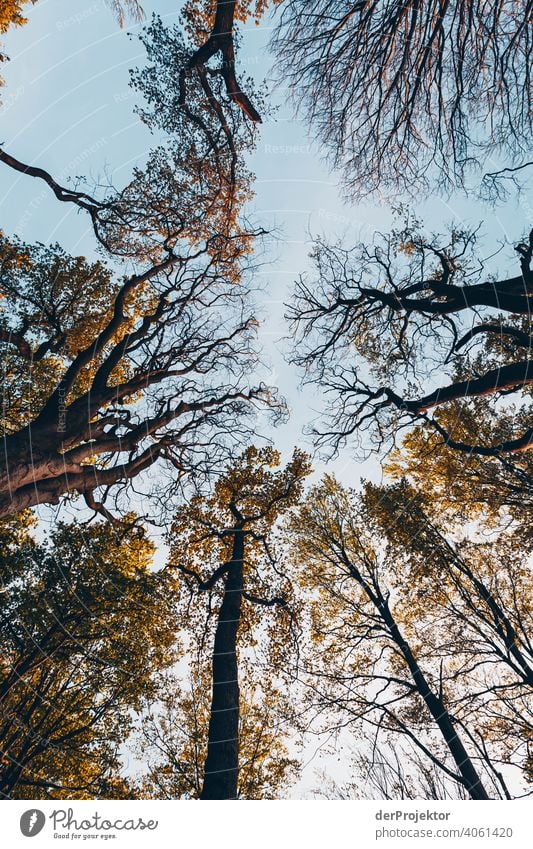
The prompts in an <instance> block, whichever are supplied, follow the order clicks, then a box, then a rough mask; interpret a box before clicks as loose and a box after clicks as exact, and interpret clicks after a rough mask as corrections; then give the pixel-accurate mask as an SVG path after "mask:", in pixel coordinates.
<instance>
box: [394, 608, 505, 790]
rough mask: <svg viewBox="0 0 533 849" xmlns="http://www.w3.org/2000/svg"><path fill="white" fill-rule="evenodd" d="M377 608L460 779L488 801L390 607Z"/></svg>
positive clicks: (443, 708)
mask: <svg viewBox="0 0 533 849" xmlns="http://www.w3.org/2000/svg"><path fill="white" fill-rule="evenodd" d="M379 609H380V612H381V615H382V616H383V621H384V622H385V624H386V625H387V628H388V629H389V632H390V634H391V636H392V638H393V640H394V642H395V643H396V645H397V646H398V648H399V649H400V651H401V653H402V655H403V657H404V660H405V662H406V664H407V666H408V667H409V671H410V672H411V675H412V677H413V681H414V683H415V685H416V688H417V690H418V692H419V694H420V696H421V697H422V698H423V700H424V702H425V703H426V706H427V708H428V710H429V712H430V714H431V716H432V717H433V719H434V720H435V722H436V723H437V725H438V727H439V730H440V732H441V734H442V736H443V737H444V739H445V741H446V744H447V746H448V749H449V751H450V754H451V756H452V757H453V759H454V761H455V763H456V766H457V769H458V770H459V773H460V775H461V777H462V779H463V783H464V786H465V787H466V789H467V790H468V793H469V795H470V798H471V799H489V798H490V797H489V795H488V793H487V791H486V790H485V787H484V786H483V782H482V781H481V778H480V777H479V775H478V773H477V770H476V768H475V767H474V764H473V763H472V760H471V758H470V756H469V755H468V753H467V751H466V749H465V747H464V746H463V743H462V741H461V739H460V738H459V735H458V734H457V731H456V729H455V725H454V723H453V720H452V717H451V716H450V714H449V713H448V711H447V710H446V708H445V707H444V703H443V701H442V699H441V698H440V697H439V696H437V695H436V694H435V693H434V692H433V690H432V689H431V687H430V685H429V683H428V681H427V679H426V677H425V675H424V673H423V672H422V670H421V669H420V666H419V665H418V662H417V660H416V658H415V656H414V655H413V653H412V651H411V648H410V646H409V644H408V643H407V642H406V640H405V639H404V637H403V635H402V634H401V632H400V629H399V628H398V626H397V624H396V621H395V619H394V617H393V615H392V613H391V611H390V609H389V606H388V604H387V602H386V600H385V599H384V598H383V597H381V598H380V599H379Z"/></svg>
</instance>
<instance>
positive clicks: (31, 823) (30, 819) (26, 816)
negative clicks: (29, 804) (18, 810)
mask: <svg viewBox="0 0 533 849" xmlns="http://www.w3.org/2000/svg"><path fill="white" fill-rule="evenodd" d="M45 822H46V817H45V815H44V814H43V812H42V811H39V810H38V809H37V808H31V810H29V811H24V813H23V814H22V816H21V818H20V830H21V832H22V833H23V835H24V837H35V835H36V834H39V832H40V831H42V829H43V826H44V824H45Z"/></svg>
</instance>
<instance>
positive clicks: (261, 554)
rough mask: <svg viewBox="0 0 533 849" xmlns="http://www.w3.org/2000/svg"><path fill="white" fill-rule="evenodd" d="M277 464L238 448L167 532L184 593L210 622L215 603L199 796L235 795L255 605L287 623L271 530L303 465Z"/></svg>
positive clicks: (269, 453) (293, 498)
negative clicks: (196, 596) (245, 651)
mask: <svg viewBox="0 0 533 849" xmlns="http://www.w3.org/2000/svg"><path fill="white" fill-rule="evenodd" d="M279 462H280V455H279V453H278V452H277V451H274V450H273V449H272V448H263V449H258V448H255V447H250V448H248V449H246V451H245V452H244V453H243V454H242V455H241V457H240V458H239V459H238V460H237V461H236V462H235V463H233V464H232V465H231V466H229V467H228V468H227V470H226V472H225V473H224V474H223V475H222V476H221V477H220V478H219V479H218V481H217V482H216V484H215V487H214V491H213V494H212V496H211V497H210V498H207V499H203V498H200V497H198V498H196V499H194V500H193V501H192V503H191V504H190V505H189V506H187V508H185V509H183V510H182V511H181V512H180V513H178V515H177V517H176V519H175V522H174V524H173V527H172V534H171V543H172V548H171V561H170V565H171V567H172V568H173V569H176V570H177V571H178V572H181V574H182V575H183V576H185V579H186V580H187V583H188V586H189V588H190V590H191V591H194V590H196V591H199V592H200V593H204V594H206V600H207V603H208V610H209V612H210V613H211V616H210V618H211V617H212V615H213V613H212V610H213V606H214V605H215V604H216V606H217V610H216V625H215V627H214V636H213V644H212V645H213V648H212V697H211V706H210V711H209V729H208V739H207V756H206V760H205V765H204V769H203V784H202V792H201V798H202V799H235V798H237V793H238V776H239V743H240V740H239V718H240V695H239V660H238V654H239V648H241V650H242V641H243V634H247V635H248V637H247V639H248V640H253V636H254V635H253V628H252V626H253V623H254V620H255V618H256V616H257V615H258V610H259V608H265V609H267V610H268V609H270V610H271V611H272V613H273V615H274V617H276V618H275V620H274V621H275V622H276V619H277V628H278V630H279V628H280V627H281V625H282V624H283V619H285V620H288V622H287V624H290V622H291V617H290V611H289V607H288V601H289V594H290V584H289V583H288V582H287V581H286V580H285V579H284V577H283V574H282V573H280V572H279V571H278V569H277V566H276V558H275V552H274V551H273V540H272V533H273V528H274V526H275V523H276V522H277V520H278V518H279V517H280V516H281V515H283V513H285V512H286V511H287V510H288V509H289V508H290V507H291V506H293V505H294V504H295V503H296V502H297V501H298V499H299V497H300V495H301V492H302V485H303V480H304V478H305V477H306V475H307V474H309V471H310V467H309V460H308V458H307V456H306V455H305V454H304V453H303V452H301V451H299V450H295V452H294V454H293V458H292V460H291V462H290V463H288V465H287V466H286V467H285V468H284V469H279V470H278V469H277V468H276V467H277V466H278V465H279ZM271 469H274V471H271ZM206 567H207V568H206ZM213 592H214V594H215V595H214V599H212V597H211V596H212V593H213ZM207 594H209V595H207ZM189 609H190V605H189ZM279 616H281V617H282V620H281V623H280V622H279V619H278V618H277V617H279ZM191 624H193V623H192V622H191ZM204 629H205V626H204ZM204 633H205V630H204ZM208 633H209V632H208ZM204 639H205V637H204Z"/></svg>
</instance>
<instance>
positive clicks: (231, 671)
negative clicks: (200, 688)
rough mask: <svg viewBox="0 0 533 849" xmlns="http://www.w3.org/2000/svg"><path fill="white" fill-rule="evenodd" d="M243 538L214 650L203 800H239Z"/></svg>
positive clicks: (239, 536) (238, 536) (237, 541)
mask: <svg viewBox="0 0 533 849" xmlns="http://www.w3.org/2000/svg"><path fill="white" fill-rule="evenodd" d="M243 557H244V535H243V532H242V530H236V531H235V537H234V542H233V552H232V557H231V565H230V567H229V569H228V573H227V576H226V582H225V586H224V597H223V599H222V605H221V607H220V610H219V613H218V622H217V628H216V632H215V644H214V648H213V667H212V668H213V691H212V699H211V715H210V719H209V735H208V741H207V757H206V761H205V766H204V783H203V787H202V793H201V796H200V798H201V799H236V798H237V779H238V774H239V677H238V676H239V670H238V666H237V632H238V630H239V623H240V617H241V602H242V589H243V586H242V585H243Z"/></svg>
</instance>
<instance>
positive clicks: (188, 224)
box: [0, 20, 272, 516]
mask: <svg viewBox="0 0 533 849" xmlns="http://www.w3.org/2000/svg"><path fill="white" fill-rule="evenodd" d="M143 40H144V43H145V46H146V49H147V52H148V57H149V62H148V64H147V66H146V67H145V68H144V69H143V70H142V71H138V72H135V73H134V75H133V85H134V87H135V88H136V89H137V90H138V91H139V92H140V93H141V94H142V95H143V98H144V105H143V107H142V108H141V109H140V113H141V116H142V119H143V121H144V122H145V123H146V124H147V125H148V127H149V128H150V129H151V130H154V131H157V132H158V133H159V134H160V136H161V138H162V139H163V141H162V142H161V144H160V145H159V146H158V147H156V148H154V149H153V150H152V151H151V152H150V154H149V156H148V160H147V163H146V165H145V167H144V168H137V169H135V172H134V175H133V179H132V180H131V182H130V183H129V184H128V185H127V186H125V187H124V188H123V189H121V190H115V189H114V188H113V187H108V189H107V190H106V192H105V193H104V196H103V197H102V198H101V199H100V200H98V199H95V198H94V197H93V196H92V195H91V194H88V193H86V192H84V191H81V190H78V189H76V188H72V189H65V188H64V187H62V186H60V185H59V184H58V183H57V182H56V181H55V180H54V179H53V177H52V176H51V175H50V174H48V172H46V171H45V170H43V169H41V168H37V167H34V166H30V165H26V164H25V163H22V162H20V161H19V160H17V159H16V158H15V157H14V156H12V155H11V154H8V153H7V152H5V151H1V152H0V161H2V162H3V163H4V165H6V166H7V167H9V168H12V169H15V170H16V171H18V172H22V173H23V174H26V175H27V176H29V177H31V178H34V179H37V180H42V181H44V182H45V183H46V184H48V186H49V187H50V189H51V190H52V191H53V193H54V194H55V196H56V197H57V199H58V200H59V201H60V202H61V203H72V204H75V205H77V206H78V207H79V208H80V210H83V211H84V212H85V213H87V214H88V215H89V216H90V219H91V222H92V225H93V228H94V232H95V236H96V239H97V242H98V244H99V246H100V249H101V250H102V251H105V256H106V258H107V259H108V261H113V262H114V263H116V262H117V261H118V260H121V259H128V260H129V261H130V262H133V263H134V264H135V265H134V268H135V269H136V270H134V271H133V273H129V274H127V275H122V276H120V275H118V274H116V273H112V271H111V269H110V268H109V266H106V265H105V264H104V263H102V262H96V263H94V262H88V261H87V260H85V259H84V258H81V257H71V256H69V255H68V254H67V253H65V252H64V251H63V250H62V249H61V248H60V247H59V246H50V247H48V248H46V247H44V246H43V245H39V244H37V245H33V246H30V245H24V244H21V243H19V242H18V241H17V240H16V239H8V238H7V237H6V238H3V239H2V242H1V244H0V262H1V279H0V287H1V294H2V302H1V306H2V316H1V317H0V344H1V346H2V353H3V356H4V362H5V364H6V365H5V373H4V382H3V385H4V405H3V418H4V425H5V430H4V436H5V442H4V445H5V451H4V452H3V459H2V461H1V468H0V516H6V515H10V514H12V513H14V512H17V511H18V510H21V509H24V508H27V507H31V506H33V505H36V504H39V503H42V502H44V503H57V502H58V500H59V499H60V497H61V496H62V495H63V494H64V493H66V492H70V493H81V494H83V495H84V496H85V498H86V500H87V502H88V504H89V505H90V506H92V507H96V508H97V509H101V510H102V511H103V512H106V508H105V507H103V500H105V497H106V495H107V494H108V493H109V491H110V490H113V491H114V492H116V486H117V485H118V484H124V483H126V482H127V481H128V480H130V479H131V478H133V477H134V476H136V475H138V474H140V473H141V472H143V471H144V470H146V469H147V468H148V467H149V466H151V465H152V464H153V463H154V462H155V461H156V460H158V459H159V458H162V459H164V460H165V461H166V462H167V464H170V466H171V467H173V468H174V469H175V470H176V471H177V475H175V476H174V477H178V479H181V478H183V476H184V475H188V474H189V473H191V474H202V473H203V472H204V471H205V470H206V469H207V467H211V466H213V465H214V466H216V465H217V463H218V462H220V458H221V457H222V456H225V457H227V447H228V444H229V442H231V436H232V434H233V435H234V436H236V437H238V436H239V435H242V434H243V433H244V432H246V429H247V425H246V421H245V419H246V415H247V414H250V413H253V409H254V404H255V403H256V402H258V401H266V402H270V401H271V400H272V395H271V394H270V393H269V392H268V391H267V390H266V389H265V388H264V387H263V386H256V387H253V386H250V385H249V377H248V375H249V372H250V370H251V368H252V367H253V365H254V362H255V359H256V356H255V352H254V341H253V340H254V334H255V331H256V327H257V322H256V320H255V318H254V316H253V314H252V311H251V307H250V306H249V305H248V303H247V294H248V282H247V271H248V270H249V266H250V259H249V254H250V252H251V250H252V245H253V242H254V239H255V237H256V236H257V235H258V234H259V231H257V230H254V229H251V228H249V227H247V226H246V225H244V224H243V223H241V220H240V217H241V212H242V206H243V203H244V202H245V201H246V200H247V199H248V197H249V195H250V176H249V174H248V172H247V171H246V169H245V168H244V166H243V163H242V156H243V154H244V151H245V150H248V149H250V146H251V145H252V144H253V137H252V135H251V134H250V131H249V128H248V127H247V126H246V125H245V120H244V117H243V116H242V113H241V111H240V110H239V109H237V108H234V109H233V112H232V111H231V104H230V109H229V112H228V113H227V114H228V116H229V117H228V120H227V121H226V124H225V126H224V128H222V127H221V126H220V122H219V120H218V116H217V114H216V113H215V112H213V110H212V109H211V105H210V103H209V102H208V100H206V93H205V91H204V90H203V88H202V86H201V81H200V80H199V79H196V80H195V81H194V85H191V97H193V98H194V102H195V109H196V111H194V112H192V111H191V110H189V109H180V108H176V103H175V98H174V99H172V97H170V98H169V97H168V90H167V88H166V83H167V81H168V78H169V75H172V73H173V68H174V65H173V63H174V62H175V61H176V54H177V53H179V52H180V51H181V55H183V56H185V54H186V46H185V42H184V39H183V37H182V35H181V34H180V32H179V30H178V29H177V28H174V29H171V30H166V29H165V28H164V27H162V25H161V23H160V22H158V21H157V20H154V22H153V23H152V25H151V27H150V28H148V30H147V31H146V32H145V34H144V35H143ZM169 45H171V47H172V49H170V48H169ZM198 112H199V113H201V114H202V118H201V119H199V117H198ZM231 115H233V118H232V122H231V124H229V123H228V121H229V118H230V117H231ZM95 491H98V494H96V495H95Z"/></svg>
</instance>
